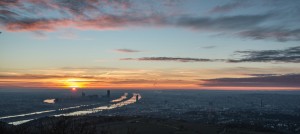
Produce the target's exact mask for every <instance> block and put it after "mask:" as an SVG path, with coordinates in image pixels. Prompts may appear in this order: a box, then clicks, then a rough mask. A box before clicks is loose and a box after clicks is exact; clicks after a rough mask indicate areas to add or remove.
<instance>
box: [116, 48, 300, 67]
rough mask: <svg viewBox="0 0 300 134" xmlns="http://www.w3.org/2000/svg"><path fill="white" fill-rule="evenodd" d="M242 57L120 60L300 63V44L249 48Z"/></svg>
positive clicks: (237, 53) (240, 52) (239, 53)
mask: <svg viewBox="0 0 300 134" xmlns="http://www.w3.org/2000/svg"><path fill="white" fill-rule="evenodd" d="M235 54H236V55H239V56H240V58H232V59H207V58H190V57H185V58H182V57H142V58H122V59H120V60H124V61H126V60H133V61H174V62H228V63H242V62H265V63H268V62H273V63H300V46H297V47H290V48H287V49H283V50H249V51H236V52H235Z"/></svg>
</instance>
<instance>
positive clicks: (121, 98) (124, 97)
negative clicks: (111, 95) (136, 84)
mask: <svg viewBox="0 0 300 134" xmlns="http://www.w3.org/2000/svg"><path fill="white" fill-rule="evenodd" d="M127 95H128V93H124V95H122V96H121V97H120V98H118V99H115V100H112V101H111V102H120V101H123V100H125V99H126V98H127Z"/></svg>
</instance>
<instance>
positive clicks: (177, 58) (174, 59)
mask: <svg viewBox="0 0 300 134" xmlns="http://www.w3.org/2000/svg"><path fill="white" fill-rule="evenodd" d="M120 60H135V61H175V62H215V61H222V60H219V59H202V58H179V57H142V58H123V59H120Z"/></svg>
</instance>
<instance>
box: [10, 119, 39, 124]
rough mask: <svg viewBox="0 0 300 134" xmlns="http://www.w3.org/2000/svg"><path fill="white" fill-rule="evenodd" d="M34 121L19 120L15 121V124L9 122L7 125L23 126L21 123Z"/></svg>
mask: <svg viewBox="0 0 300 134" xmlns="http://www.w3.org/2000/svg"><path fill="white" fill-rule="evenodd" d="M32 120H34V119H29V120H20V121H15V122H9V123H8V124H11V125H20V124H23V123H26V122H29V121H32Z"/></svg>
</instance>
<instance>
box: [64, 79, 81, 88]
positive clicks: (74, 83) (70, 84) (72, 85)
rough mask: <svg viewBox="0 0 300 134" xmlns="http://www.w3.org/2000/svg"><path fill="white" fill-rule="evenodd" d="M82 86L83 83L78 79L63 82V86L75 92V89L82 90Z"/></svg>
mask: <svg viewBox="0 0 300 134" xmlns="http://www.w3.org/2000/svg"><path fill="white" fill-rule="evenodd" d="M84 84H85V82H84V81H83V80H80V79H67V80H65V81H64V85H65V86H66V87H68V88H71V89H72V90H73V91H74V90H76V88H82V87H83V86H84Z"/></svg>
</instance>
